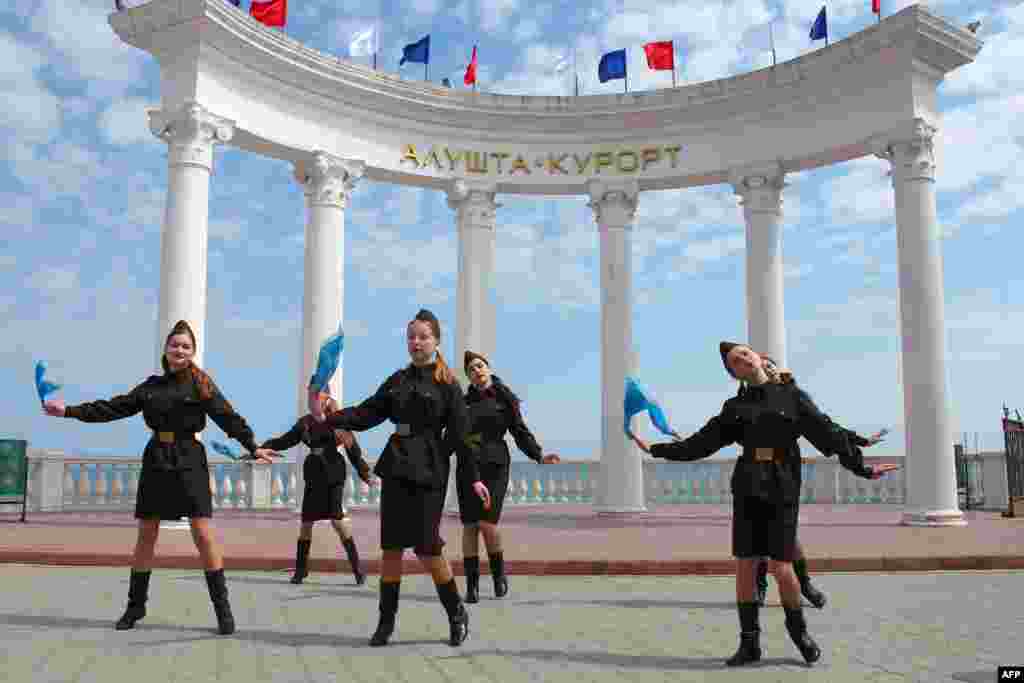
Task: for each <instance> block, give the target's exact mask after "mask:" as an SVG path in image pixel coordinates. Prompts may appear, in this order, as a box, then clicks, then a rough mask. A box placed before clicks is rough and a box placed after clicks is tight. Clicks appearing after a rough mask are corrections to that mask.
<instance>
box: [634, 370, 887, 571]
mask: <svg viewBox="0 0 1024 683" xmlns="http://www.w3.org/2000/svg"><path fill="white" fill-rule="evenodd" d="M801 436H803V437H805V438H806V439H807V440H808V441H810V442H811V444H812V445H813V446H814V447H815V448H817V449H818V450H819V451H821V452H822V453H823V454H824V455H833V454H838V455H839V457H840V460H841V462H843V464H844V466H848V467H849V468H851V469H853V468H857V469H858V470H859V471H860V472H862V473H864V472H868V471H870V470H869V469H868V468H866V467H865V466H864V461H863V455H862V454H861V452H860V450H859V448H858V447H857V446H855V445H854V444H852V443H851V442H850V439H849V436H848V434H847V433H846V431H845V430H844V429H842V428H841V427H839V426H838V425H836V424H835V423H834V422H832V420H831V419H830V418H829V417H828V416H827V415H825V414H823V413H822V412H821V411H819V410H818V408H817V406H815V405H814V402H813V401H812V400H811V397H810V396H808V395H807V393H806V392H804V391H803V390H802V389H800V388H799V387H797V385H796V384H794V383H789V384H762V385H754V386H751V387H750V388H749V389H747V390H746V391H744V392H743V393H742V394H741V395H739V396H736V397H734V398H730V399H729V400H727V401H726V402H725V404H724V405H723V406H722V411H721V413H719V414H718V415H716V416H715V417H713V418H711V419H710V420H709V421H708V422H707V424H705V425H704V426H703V427H702V428H701V429H700V431H698V432H697V433H696V434H694V435H693V436H691V437H689V438H687V439H684V440H682V441H679V442H674V443H663V444H654V445H652V446H651V455H653V456H654V457H656V458H665V459H667V460H676V461H682V462H689V461H693V460H700V459H701V458H706V457H708V456H711V455H713V454H714V453H716V452H717V451H718V450H720V449H721V448H723V447H725V446H728V445H729V444H733V443H737V444H739V445H740V446H741V447H742V454H741V455H740V458H739V460H738V461H737V462H736V467H735V469H734V470H733V473H732V479H731V483H730V487H731V490H732V494H733V541H732V542H733V555H734V556H736V557H744V558H753V557H758V556H767V557H771V558H772V559H774V560H779V561H792V560H793V558H794V556H795V547H796V526H797V519H798V516H799V504H800V484H801V467H800V465H801V458H800V450H799V447H798V444H797V439H798V438H799V437H801ZM858 463H859V464H858Z"/></svg>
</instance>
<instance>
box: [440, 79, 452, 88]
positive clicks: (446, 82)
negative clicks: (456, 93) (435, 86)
mask: <svg viewBox="0 0 1024 683" xmlns="http://www.w3.org/2000/svg"><path fill="white" fill-rule="evenodd" d="M441 85H443V86H444V87H446V88H450V87H452V82H451V79H449V78H442V79H441Z"/></svg>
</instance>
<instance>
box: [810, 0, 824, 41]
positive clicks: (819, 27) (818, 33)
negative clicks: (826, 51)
mask: <svg viewBox="0 0 1024 683" xmlns="http://www.w3.org/2000/svg"><path fill="white" fill-rule="evenodd" d="M822 38H824V39H825V40H826V41H827V40H828V19H826V18H825V6H824V5H822V6H821V11H820V12H818V18H817V19H815V20H814V26H812V27H811V40H821V39H822Z"/></svg>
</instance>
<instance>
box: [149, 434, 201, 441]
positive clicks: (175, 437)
mask: <svg viewBox="0 0 1024 683" xmlns="http://www.w3.org/2000/svg"><path fill="white" fill-rule="evenodd" d="M153 434H154V435H155V436H156V438H157V440H158V441H159V442H160V443H174V442H175V441H198V440H199V435H198V434H196V433H195V432H153Z"/></svg>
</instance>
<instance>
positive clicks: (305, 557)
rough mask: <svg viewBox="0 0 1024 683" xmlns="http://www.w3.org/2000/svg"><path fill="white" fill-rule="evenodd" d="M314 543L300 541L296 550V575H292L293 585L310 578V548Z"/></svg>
mask: <svg viewBox="0 0 1024 683" xmlns="http://www.w3.org/2000/svg"><path fill="white" fill-rule="evenodd" d="M312 543H313V541H311V540H309V541H304V540H302V539H301V538H300V539H299V543H298V546H297V547H296V548H295V573H294V574H292V583H296V584H298V583H302V580H303V579H304V578H306V577H307V576H309V546H310V545H312Z"/></svg>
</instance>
